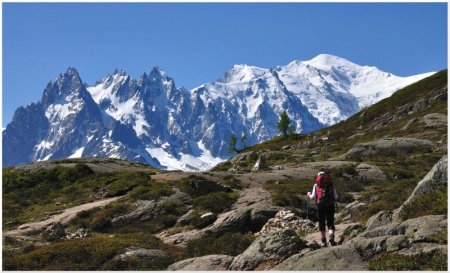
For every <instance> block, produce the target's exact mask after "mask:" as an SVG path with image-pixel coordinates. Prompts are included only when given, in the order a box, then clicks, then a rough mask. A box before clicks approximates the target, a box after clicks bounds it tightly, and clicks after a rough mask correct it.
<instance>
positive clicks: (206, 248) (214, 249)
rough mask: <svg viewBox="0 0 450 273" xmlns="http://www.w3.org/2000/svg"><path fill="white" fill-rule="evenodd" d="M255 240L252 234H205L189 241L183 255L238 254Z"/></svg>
mask: <svg viewBox="0 0 450 273" xmlns="http://www.w3.org/2000/svg"><path fill="white" fill-rule="evenodd" d="M254 240H255V237H254V236H253V235H252V234H251V233H248V234H242V233H225V234H223V235H222V236H219V237H214V236H212V235H211V236H205V237H202V238H199V239H194V240H190V241H188V243H187V245H186V249H185V251H184V255H183V257H184V258H185V259H187V258H192V257H200V256H205V255H210V254H223V255H230V256H237V255H239V254H240V253H242V252H244V250H246V249H247V248H248V247H249V246H250V244H251V243H252V242H253V241H254Z"/></svg>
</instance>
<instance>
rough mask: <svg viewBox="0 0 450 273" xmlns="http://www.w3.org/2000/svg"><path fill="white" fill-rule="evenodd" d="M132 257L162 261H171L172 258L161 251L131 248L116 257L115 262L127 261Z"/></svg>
mask: <svg viewBox="0 0 450 273" xmlns="http://www.w3.org/2000/svg"><path fill="white" fill-rule="evenodd" d="M130 257H137V258H140V259H145V260H160V259H169V258H170V256H169V255H168V254H167V253H166V252H164V251H162V250H159V249H146V248H138V247H129V248H127V249H125V252H124V253H122V254H119V255H117V256H115V257H114V258H113V259H114V260H125V259H127V258H130Z"/></svg>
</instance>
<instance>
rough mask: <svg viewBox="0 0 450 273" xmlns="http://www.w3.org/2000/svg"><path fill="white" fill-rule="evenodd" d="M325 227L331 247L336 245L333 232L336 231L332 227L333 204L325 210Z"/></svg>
mask: <svg viewBox="0 0 450 273" xmlns="http://www.w3.org/2000/svg"><path fill="white" fill-rule="evenodd" d="M327 227H328V233H329V235H328V238H329V240H330V243H331V245H333V246H334V245H336V242H335V241H334V232H335V230H336V227H335V226H334V204H333V205H332V206H330V207H328V210H327Z"/></svg>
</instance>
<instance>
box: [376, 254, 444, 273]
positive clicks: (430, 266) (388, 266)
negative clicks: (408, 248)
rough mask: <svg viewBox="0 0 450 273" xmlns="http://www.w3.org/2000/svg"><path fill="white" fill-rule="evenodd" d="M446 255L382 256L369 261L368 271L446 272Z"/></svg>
mask: <svg viewBox="0 0 450 273" xmlns="http://www.w3.org/2000/svg"><path fill="white" fill-rule="evenodd" d="M447 267H448V265H447V255H443V254H435V255H433V256H432V257H431V258H430V257H423V256H419V255H416V256H403V255H399V254H394V253H392V254H384V255H381V256H379V257H377V258H375V259H373V260H371V261H369V270H382V271H390V270H396V271H400V270H401V271H412V270H414V271H415V270H426V271H447Z"/></svg>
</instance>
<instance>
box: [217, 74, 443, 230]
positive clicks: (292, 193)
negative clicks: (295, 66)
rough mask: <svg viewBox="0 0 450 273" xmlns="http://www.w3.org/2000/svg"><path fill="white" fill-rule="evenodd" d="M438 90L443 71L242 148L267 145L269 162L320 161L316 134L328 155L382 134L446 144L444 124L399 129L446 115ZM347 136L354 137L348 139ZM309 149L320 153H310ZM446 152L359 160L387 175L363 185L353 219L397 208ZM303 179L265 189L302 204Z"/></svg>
mask: <svg viewBox="0 0 450 273" xmlns="http://www.w3.org/2000/svg"><path fill="white" fill-rule="evenodd" d="M442 93H447V70H443V71H440V72H438V73H436V74H434V75H432V76H430V77H428V78H426V79H423V80H421V81H419V82H417V83H414V84H412V85H410V86H407V87H405V88H403V89H401V90H399V91H397V92H396V93H394V94H393V95H392V96H391V97H389V98H386V99H384V100H382V101H380V102H378V103H376V104H375V105H373V106H371V107H369V108H367V109H365V110H362V111H361V112H359V113H358V114H356V115H354V116H352V117H350V118H348V119H347V120H345V121H342V122H340V123H338V124H336V125H333V126H331V127H329V128H324V129H322V130H319V131H316V132H312V133H309V134H301V135H295V136H292V137H289V138H283V137H275V138H274V139H272V140H269V141H266V142H264V143H261V144H257V145H255V146H252V147H249V148H247V149H245V150H243V151H241V153H243V152H249V151H256V152H262V151H267V150H270V151H272V154H271V155H269V156H268V159H267V160H268V162H269V163H270V164H272V165H278V164H286V163H290V162H295V163H302V162H310V161H321V160H324V159H325V158H324V157H325V156H324V154H325V153H324V142H323V140H322V139H321V138H322V136H324V135H327V136H328V155H329V157H335V156H340V155H342V154H344V153H345V152H347V151H348V150H349V149H350V148H351V147H353V146H354V145H355V144H356V143H362V142H368V141H373V140H376V139H380V138H384V137H386V136H388V137H414V138H423V139H429V140H431V141H433V142H435V143H436V142H437V141H442V142H443V144H444V145H445V144H446V143H447V128H446V127H443V128H438V129H434V130H428V129H424V128H423V126H411V127H410V128H409V129H408V130H400V129H401V128H403V127H404V126H405V125H406V124H407V122H408V121H410V120H411V119H413V118H417V119H420V118H421V117H423V116H425V115H427V114H430V113H442V114H447V100H439V99H438V100H434V98H435V97H436V96H437V95H439V94H442ZM424 99H426V100H431V103H430V104H429V105H428V106H427V107H425V108H424V109H422V110H421V111H418V112H416V113H414V114H408V113H407V112H408V111H409V110H408V106H410V105H413V104H414V103H417V102H418V101H420V100H424ZM401 109H405V110H404V111H403V116H401V117H400V118H399V119H397V120H391V117H392V116H394V115H398V114H399V111H400V110H401ZM405 111H406V112H405ZM400 112H401V111H400ZM375 127H377V128H375ZM350 136H353V137H352V138H349V137H350ZM284 146H296V147H298V148H297V150H294V151H290V152H285V151H283V150H282V147H284ZM314 152H316V153H319V154H318V155H317V156H312V154H313V153H314ZM445 153H446V149H441V150H437V151H433V152H428V153H423V152H416V153H412V154H401V153H392V154H390V155H386V156H373V157H370V158H363V159H362V160H363V161H365V162H367V163H370V164H374V165H377V166H379V167H380V168H381V169H382V170H383V171H384V172H385V173H386V174H387V176H388V180H387V181H386V182H385V183H380V184H377V185H371V186H369V187H366V188H365V190H364V191H363V195H362V196H363V200H362V201H364V202H367V203H368V205H367V206H365V207H364V208H363V209H362V211H361V215H360V217H359V218H358V219H355V220H360V221H362V222H365V221H366V220H367V218H368V217H370V216H371V215H373V214H374V213H376V212H378V211H380V210H393V209H395V208H397V207H399V206H400V205H401V204H402V203H403V202H404V201H405V200H406V198H407V197H408V196H409V195H410V193H411V192H412V190H413V189H414V187H415V186H416V184H417V182H418V181H420V179H421V178H422V177H423V176H425V174H426V173H427V172H428V171H429V170H430V169H431V168H432V166H433V165H434V164H435V163H436V162H437V161H438V160H439V159H440V158H441V157H442V155H443V154H445ZM252 163H254V162H250V163H247V165H248V166H250V167H251V166H252ZM229 167H231V164H230V163H229V162H225V163H222V164H219V165H218V166H216V168H215V169H216V170H225V169H227V168H229ZM347 177H348V176H347ZM341 178H344V179H343V181H341V182H342V183H341V184H342V185H341V188H342V187H343V186H344V187H345V185H344V183H345V181H344V180H345V177H337V178H336V179H338V180H339V179H341ZM341 180H342V179H341ZM347 181H348V182H349V183H350V182H351V183H353V181H351V179H347ZM302 182H304V181H285V182H282V183H281V182H280V185H275V184H268V185H266V188H267V189H268V190H269V191H270V192H271V194H272V198H273V199H274V200H275V203H276V204H284V205H286V204H287V205H294V206H295V205H300V206H301V205H302V203H301V200H299V199H298V197H297V195H299V194H300V195H301V194H302V190H301V189H299V185H300V184H302ZM305 183H306V184H308V183H307V182H305ZM349 187H350V186H349ZM349 187H346V188H349ZM350 188H351V187H350ZM392 192H395V193H396V197H395V198H392ZM444 201H445V200H444ZM443 203H444V202H441V203H440V204H443ZM443 210H445V211H446V208H443V207H440V208H439V209H436V210H435V211H440V212H442V211H443ZM413 215H417V212H416V213H413V214H411V217H412V216H413Z"/></svg>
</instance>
